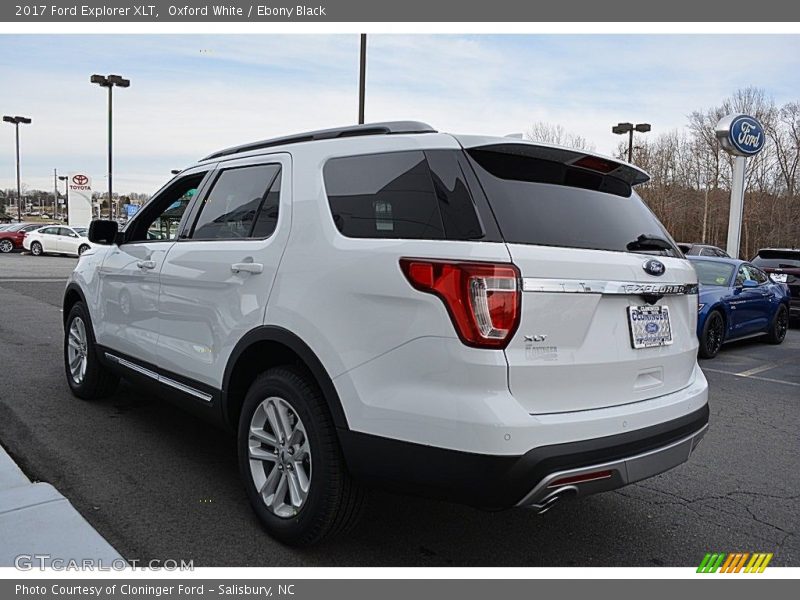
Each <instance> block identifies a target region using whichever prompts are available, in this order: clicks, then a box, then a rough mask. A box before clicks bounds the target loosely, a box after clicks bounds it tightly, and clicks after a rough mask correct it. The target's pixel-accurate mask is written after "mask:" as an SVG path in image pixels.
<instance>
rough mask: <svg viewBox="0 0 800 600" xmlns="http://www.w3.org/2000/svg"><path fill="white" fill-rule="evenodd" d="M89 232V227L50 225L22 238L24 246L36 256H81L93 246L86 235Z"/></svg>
mask: <svg viewBox="0 0 800 600" xmlns="http://www.w3.org/2000/svg"><path fill="white" fill-rule="evenodd" d="M88 233H89V229H88V227H67V226H65V225H49V226H47V227H42V228H41V229H36V230H34V231H30V232H28V233H27V234H26V235H25V238H24V239H23V240H22V246H23V248H25V250H28V251H29V252H30V253H31V254H33V255H34V256H41V255H43V254H70V255H74V256H80V255H81V254H83V253H84V252H86V251H87V250H89V249H90V248H91V247H92V244H91V242H90V241H89V239H88V238H87V237H86V236H87V235H88Z"/></svg>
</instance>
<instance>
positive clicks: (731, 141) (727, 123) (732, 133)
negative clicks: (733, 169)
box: [714, 114, 767, 157]
mask: <svg viewBox="0 0 800 600" xmlns="http://www.w3.org/2000/svg"><path fill="white" fill-rule="evenodd" d="M714 133H715V134H716V136H717V139H718V140H719V143H720V145H721V146H722V147H723V148H724V149H725V150H726V151H727V152H729V153H730V154H733V155H734V156H745V157H747V156H755V155H756V154H758V153H759V152H761V150H762V149H763V148H764V144H765V143H766V141H767V136H766V133H765V132H764V126H763V125H762V124H761V123H759V121H758V119H756V118H755V117H751V116H750V115H740V114H733V115H727V116H725V117H722V118H721V119H720V120H719V123H717V126H716V128H715V130H714Z"/></svg>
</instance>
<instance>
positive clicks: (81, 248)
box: [78, 244, 90, 256]
mask: <svg viewBox="0 0 800 600" xmlns="http://www.w3.org/2000/svg"><path fill="white" fill-rule="evenodd" d="M89 248H90V246H89V245H88V244H81V245H80V246H79V247H78V256H80V255H81V254H83V253H84V252H86V251H87V250H88V249H89Z"/></svg>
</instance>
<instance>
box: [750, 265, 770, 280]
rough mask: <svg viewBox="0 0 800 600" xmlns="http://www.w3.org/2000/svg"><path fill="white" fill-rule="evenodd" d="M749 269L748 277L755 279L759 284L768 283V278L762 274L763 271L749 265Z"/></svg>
mask: <svg viewBox="0 0 800 600" xmlns="http://www.w3.org/2000/svg"><path fill="white" fill-rule="evenodd" d="M749 269H750V276H751V277H752V278H753V279H755V280H756V281H757V282H758V283H759V284H761V283H767V282H768V281H769V277H767V274H766V273H764V271H762V270H761V269H758V268H756V267H754V266H752V265H750V267H749Z"/></svg>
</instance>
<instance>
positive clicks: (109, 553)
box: [0, 446, 124, 567]
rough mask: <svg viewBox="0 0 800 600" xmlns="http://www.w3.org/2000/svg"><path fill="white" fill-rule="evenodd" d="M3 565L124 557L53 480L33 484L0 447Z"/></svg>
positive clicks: (98, 561)
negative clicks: (95, 528)
mask: <svg viewBox="0 0 800 600" xmlns="http://www.w3.org/2000/svg"><path fill="white" fill-rule="evenodd" d="M0 540H2V543H0V567H14V566H17V565H16V564H15V561H16V560H17V557H19V556H22V557H24V558H23V559H21V561H22V562H21V563H20V564H21V566H23V567H24V566H27V565H31V566H33V567H38V566H39V565H43V566H50V565H52V564H56V565H57V566H58V565H59V562H58V561H61V563H60V564H61V565H63V566H64V567H66V565H67V564H71V563H72V562H73V561H75V564H77V565H82V564H83V561H84V560H91V561H92V564H94V565H98V564H102V565H103V566H108V565H110V564H112V563H114V562H115V561H116V563H118V564H121V561H124V559H123V558H122V556H121V555H120V554H119V553H118V552H117V551H116V550H114V548H113V547H112V546H111V544H109V543H108V542H107V541H106V540H105V539H103V537H102V536H101V535H100V534H99V533H97V531H95V530H94V528H93V527H92V526H91V525H89V523H88V522H87V521H86V519H84V518H83V517H82V516H81V515H80V513H78V511H77V510H75V508H74V507H73V506H72V504H70V502H69V500H67V499H66V498H65V497H64V496H62V495H61V493H60V492H59V491H58V490H57V489H56V488H54V487H53V486H52V485H50V484H49V483H31V482H30V480H28V478H27V477H26V476H25V474H24V473H23V472H22V471H21V470H20V469H19V467H18V466H17V465H16V463H15V462H14V461H13V460H12V459H11V457H10V456H9V455H8V453H7V452H6V451H5V450H4V449H3V447H2V446H0Z"/></svg>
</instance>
